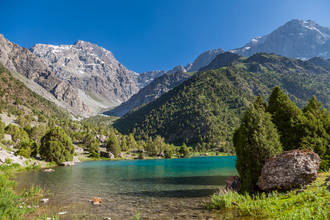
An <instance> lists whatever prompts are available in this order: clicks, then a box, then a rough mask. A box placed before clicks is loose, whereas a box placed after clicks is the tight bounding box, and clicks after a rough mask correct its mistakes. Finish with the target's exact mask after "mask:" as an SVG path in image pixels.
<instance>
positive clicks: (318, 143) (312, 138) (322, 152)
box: [299, 97, 330, 170]
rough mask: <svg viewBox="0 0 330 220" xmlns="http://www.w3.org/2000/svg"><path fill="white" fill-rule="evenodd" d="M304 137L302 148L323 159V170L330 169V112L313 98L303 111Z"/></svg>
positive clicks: (301, 143)
mask: <svg viewBox="0 0 330 220" xmlns="http://www.w3.org/2000/svg"><path fill="white" fill-rule="evenodd" d="M303 111H304V116H305V121H304V131H305V133H304V137H303V138H302V139H301V142H300V144H299V145H300V148H307V149H310V150H312V151H314V152H315V153H317V154H318V155H319V156H320V157H321V159H322V162H321V165H320V167H321V169H325V170H326V169H329V167H330V133H329V130H328V127H329V122H330V120H328V119H329V118H330V114H329V112H327V110H326V109H324V108H323V107H322V103H321V102H319V101H318V100H317V99H316V98H315V97H313V98H312V99H311V100H310V101H309V103H308V104H307V106H306V107H305V108H304V109H303Z"/></svg>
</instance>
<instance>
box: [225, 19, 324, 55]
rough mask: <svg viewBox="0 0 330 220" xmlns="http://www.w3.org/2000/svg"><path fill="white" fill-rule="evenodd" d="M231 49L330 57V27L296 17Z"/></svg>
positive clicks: (245, 51) (249, 52) (241, 52)
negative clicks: (239, 46) (240, 46)
mask: <svg viewBox="0 0 330 220" xmlns="http://www.w3.org/2000/svg"><path fill="white" fill-rule="evenodd" d="M231 51H232V52H234V53H238V54H240V55H242V56H251V55H253V54H255V53H259V52H265V53H275V54H278V55H282V56H286V57H291V58H301V59H309V58H312V57H317V56H319V57H324V58H330V28H328V27H322V26H320V25H318V24H316V23H315V22H313V21H311V20H307V21H303V20H296V19H295V20H291V21H289V22H287V23H286V24H284V25H283V26H281V27H279V28H278V29H276V30H274V31H273V32H272V33H270V34H268V35H265V36H262V37H256V38H253V39H252V40H251V41H250V42H249V43H248V44H246V45H245V46H244V47H242V48H239V49H235V50H231Z"/></svg>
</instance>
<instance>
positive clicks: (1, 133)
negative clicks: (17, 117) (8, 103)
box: [0, 120, 6, 140]
mask: <svg viewBox="0 0 330 220" xmlns="http://www.w3.org/2000/svg"><path fill="white" fill-rule="evenodd" d="M5 127H6V125H5V123H3V122H2V121H1V120H0V140H2V139H3V136H4V133H5Z"/></svg>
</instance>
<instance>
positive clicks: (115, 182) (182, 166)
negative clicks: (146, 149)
mask: <svg viewBox="0 0 330 220" xmlns="http://www.w3.org/2000/svg"><path fill="white" fill-rule="evenodd" d="M235 160H236V157H199V158H189V159H163V160H131V161H127V160H126V161H92V162H83V163H80V164H78V165H76V166H73V167H57V168H56V169H55V170H56V172H54V173H44V172H39V171H38V172H29V173H22V174H20V175H18V177H17V181H18V188H19V189H22V188H25V187H29V186H31V185H39V186H41V187H42V188H45V189H46V190H48V191H49V192H51V194H52V195H51V196H50V202H49V203H48V204H46V205H44V206H45V212H46V213H47V214H49V215H50V214H56V213H58V212H60V211H67V212H68V214H66V215H63V216H61V218H60V219H72V218H73V217H77V218H83V217H85V218H86V219H103V217H111V218H112V219H133V216H134V215H135V214H137V213H140V214H141V217H142V219H143V218H146V219H203V218H207V217H208V216H210V217H213V218H217V214H215V213H211V212H209V211H207V210H204V209H203V208H202V206H201V202H202V201H207V200H208V199H209V196H211V195H212V194H213V193H214V192H216V191H217V189H218V188H219V186H221V185H224V182H225V179H226V177H227V176H232V175H235V174H236V169H235ZM95 196H98V197H102V205H101V206H93V205H91V203H90V202H89V200H91V199H92V198H93V197H95ZM87 216H88V217H87Z"/></svg>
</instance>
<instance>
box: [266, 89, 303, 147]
mask: <svg viewBox="0 0 330 220" xmlns="http://www.w3.org/2000/svg"><path fill="white" fill-rule="evenodd" d="M267 112H269V113H271V115H272V121H273V123H274V124H275V125H276V127H277V129H278V132H279V134H280V139H281V143H282V145H283V149H284V150H292V149H296V148H298V146H297V145H298V143H299V142H300V140H301V138H302V135H303V130H302V127H301V124H302V121H303V116H302V111H301V109H299V108H298V107H297V106H296V104H295V103H293V102H292V101H291V100H290V98H289V97H288V96H287V95H286V94H285V93H284V92H283V90H282V89H281V88H280V87H278V86H277V87H275V88H274V89H273V91H272V93H271V95H270V97H269V102H268V108H267Z"/></svg>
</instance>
